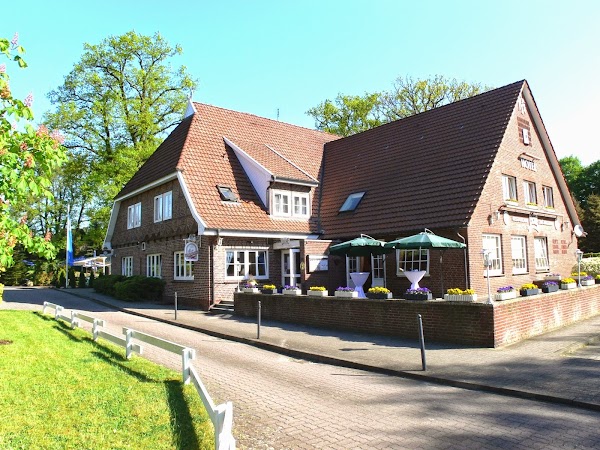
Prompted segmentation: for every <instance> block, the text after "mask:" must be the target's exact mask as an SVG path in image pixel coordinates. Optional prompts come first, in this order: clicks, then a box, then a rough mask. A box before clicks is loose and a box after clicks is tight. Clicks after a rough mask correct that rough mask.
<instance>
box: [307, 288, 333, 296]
mask: <svg viewBox="0 0 600 450" xmlns="http://www.w3.org/2000/svg"><path fill="white" fill-rule="evenodd" d="M307 293H308V295H310V296H311V297H327V296H328V295H329V292H327V289H325V286H311V287H310V288H309V289H308V292H307Z"/></svg>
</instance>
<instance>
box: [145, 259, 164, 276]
mask: <svg viewBox="0 0 600 450" xmlns="http://www.w3.org/2000/svg"><path fill="white" fill-rule="evenodd" d="M146 276H147V277H154V278H161V277H162V255H160V254H154V255H148V256H146Z"/></svg>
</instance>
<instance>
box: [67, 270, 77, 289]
mask: <svg viewBox="0 0 600 450" xmlns="http://www.w3.org/2000/svg"><path fill="white" fill-rule="evenodd" d="M69 287H70V288H75V287H77V276H76V275H75V269H73V268H72V267H69Z"/></svg>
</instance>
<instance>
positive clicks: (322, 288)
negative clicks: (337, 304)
mask: <svg viewBox="0 0 600 450" xmlns="http://www.w3.org/2000/svg"><path fill="white" fill-rule="evenodd" d="M310 290H311V291H326V290H327V289H325V286H311V287H310Z"/></svg>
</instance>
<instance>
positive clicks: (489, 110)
mask: <svg viewBox="0 0 600 450" xmlns="http://www.w3.org/2000/svg"><path fill="white" fill-rule="evenodd" d="M578 224H579V219H578V217H577V213H576V211H575V207H574V204H573V202H572V199H571V196H570V193H569V191H568V188H567V186H566V183H565V180H564V178H563V176H562V173H561V171H560V167H559V164H558V160H557V158H556V155H555V153H554V149H553V148H552V144H551V143H550V140H549V138H548V134H547V132H546V129H545V127H544V124H543V122H542V119H541V117H540V114H539V111H538V109H537V106H536V104H535V101H534V99H533V96H532V94H531V91H530V89H529V85H528V84H527V82H526V81H520V82H517V83H514V84H511V85H508V86H505V87H502V88H498V89H495V90H492V91H489V92H486V93H484V94H481V95H478V96H475V97H472V98H469V99H466V100H461V101H459V102H456V103H452V104H449V105H446V106H442V107H440V108H437V109H434V110H430V111H427V112H424V113H421V114H418V115H415V116H412V117H408V118H406V119H402V120H399V121H396V122H392V123H389V124H386V125H383V126H380V127H377V128H374V129H372V130H369V131H365V132H363V133H359V134H356V135H353V136H350V137H347V138H339V137H337V136H333V135H330V134H327V133H323V132H319V131H315V130H309V129H305V128H301V127H296V126H293V125H289V124H285V123H281V122H277V121H273V120H269V119H265V118H261V117H257V116H254V115H250V114H244V113H239V112H235V111H229V110H225V109H221V108H217V107H214V106H209V105H205V104H200V103H192V102H190V105H189V106H188V110H187V112H186V115H185V118H184V119H183V120H182V122H181V123H180V124H179V125H178V126H177V127H176V128H175V130H173V132H172V133H171V134H170V135H169V136H168V137H167V138H166V139H165V141H164V142H163V143H162V144H161V145H160V146H159V148H158V149H157V150H156V151H155V152H154V154H153V155H152V156H151V157H150V158H149V159H148V161H147V162H146V163H145V164H144V165H143V166H142V167H141V168H140V170H139V171H138V172H137V173H136V174H135V175H134V176H133V178H132V179H131V180H130V181H129V182H128V183H127V184H126V185H125V187H124V188H123V189H122V191H121V192H120V193H119V195H118V196H117V198H116V199H115V204H114V207H113V211H112V215H111V220H110V224H109V228H108V232H107V236H106V242H105V246H106V248H107V249H109V250H111V251H112V271H113V273H122V274H125V275H134V274H142V275H148V276H160V277H162V278H163V279H164V280H165V281H166V283H167V288H166V299H165V300H169V299H170V298H172V296H173V295H174V293H175V292H177V294H178V298H179V300H180V302H185V303H187V304H189V305H192V306H196V307H201V308H203V309H208V308H209V307H210V306H211V305H214V304H215V303H218V302H220V301H222V300H225V299H231V298H233V292H234V291H235V290H236V289H237V288H238V286H239V285H240V283H245V282H246V280H247V279H248V278H256V279H257V280H258V281H259V282H266V281H267V280H268V281H270V282H272V283H273V284H276V285H285V284H292V285H300V286H302V287H303V289H305V290H306V289H307V288H308V287H309V286H311V285H325V286H326V287H327V288H328V289H329V290H334V289H335V288H336V287H337V286H340V285H351V284H352V283H351V280H350V279H349V276H348V273H349V272H351V271H366V272H370V273H371V276H370V277H369V280H368V281H367V285H366V286H367V287H368V286H369V285H371V284H377V285H385V286H387V287H388V288H389V289H391V290H392V292H393V293H394V294H396V295H395V296H398V297H401V294H402V292H404V290H405V289H406V288H407V287H408V285H409V282H408V280H407V279H406V277H405V276H404V275H403V273H402V270H400V269H406V270H410V269H417V268H418V269H421V270H425V271H426V272H427V273H426V275H425V277H424V279H423V281H422V282H421V285H424V286H427V287H429V288H430V289H432V291H433V292H434V294H435V295H436V296H441V295H442V294H443V291H444V290H445V289H447V288H450V287H461V288H465V287H471V288H474V289H475V290H476V291H478V292H479V293H480V294H483V293H484V292H485V291H486V289H487V280H486V278H485V273H484V269H483V260H482V256H481V252H482V249H483V248H486V249H488V250H490V251H491V260H492V261H491V262H492V267H491V270H490V277H491V278H490V283H491V285H492V288H494V290H495V288H496V287H499V286H504V285H516V286H519V285H521V284H523V283H527V282H531V281H532V280H534V279H536V278H538V277H540V276H542V274H545V273H548V272H551V273H560V274H563V275H566V274H569V273H570V271H571V267H572V266H573V264H574V262H575V250H576V248H577V241H576V236H575V235H574V232H573V231H574V227H575V226H576V225H578ZM424 228H427V229H430V230H432V231H433V232H434V233H436V234H438V235H442V236H444V237H448V238H450V239H454V240H458V241H464V242H465V243H466V244H467V248H466V250H464V251H463V250H446V251H439V250H431V251H427V250H422V251H419V250H414V251H412V250H409V251H399V250H397V251H395V253H391V254H389V255H387V256H386V257H369V258H348V257H347V258H343V257H339V256H331V255H329V254H328V248H329V246H330V245H331V244H332V243H337V242H340V241H345V240H348V239H352V238H354V237H357V236H358V235H360V234H361V233H364V234H368V235H370V236H372V237H374V238H376V239H382V240H386V241H388V240H392V239H396V238H398V237H402V236H408V235H411V234H415V233H418V232H420V231H423V229H424ZM186 245H189V247H187V248H188V249H192V250H195V249H197V261H194V262H189V261H185V258H184V247H185V246H186ZM194 253H195V252H194V251H192V252H188V254H189V255H193V254H194ZM189 255H188V256H189ZM442 257H443V262H442V261H441V259H442ZM194 259H195V258H194ZM442 268H443V270H442Z"/></svg>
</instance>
